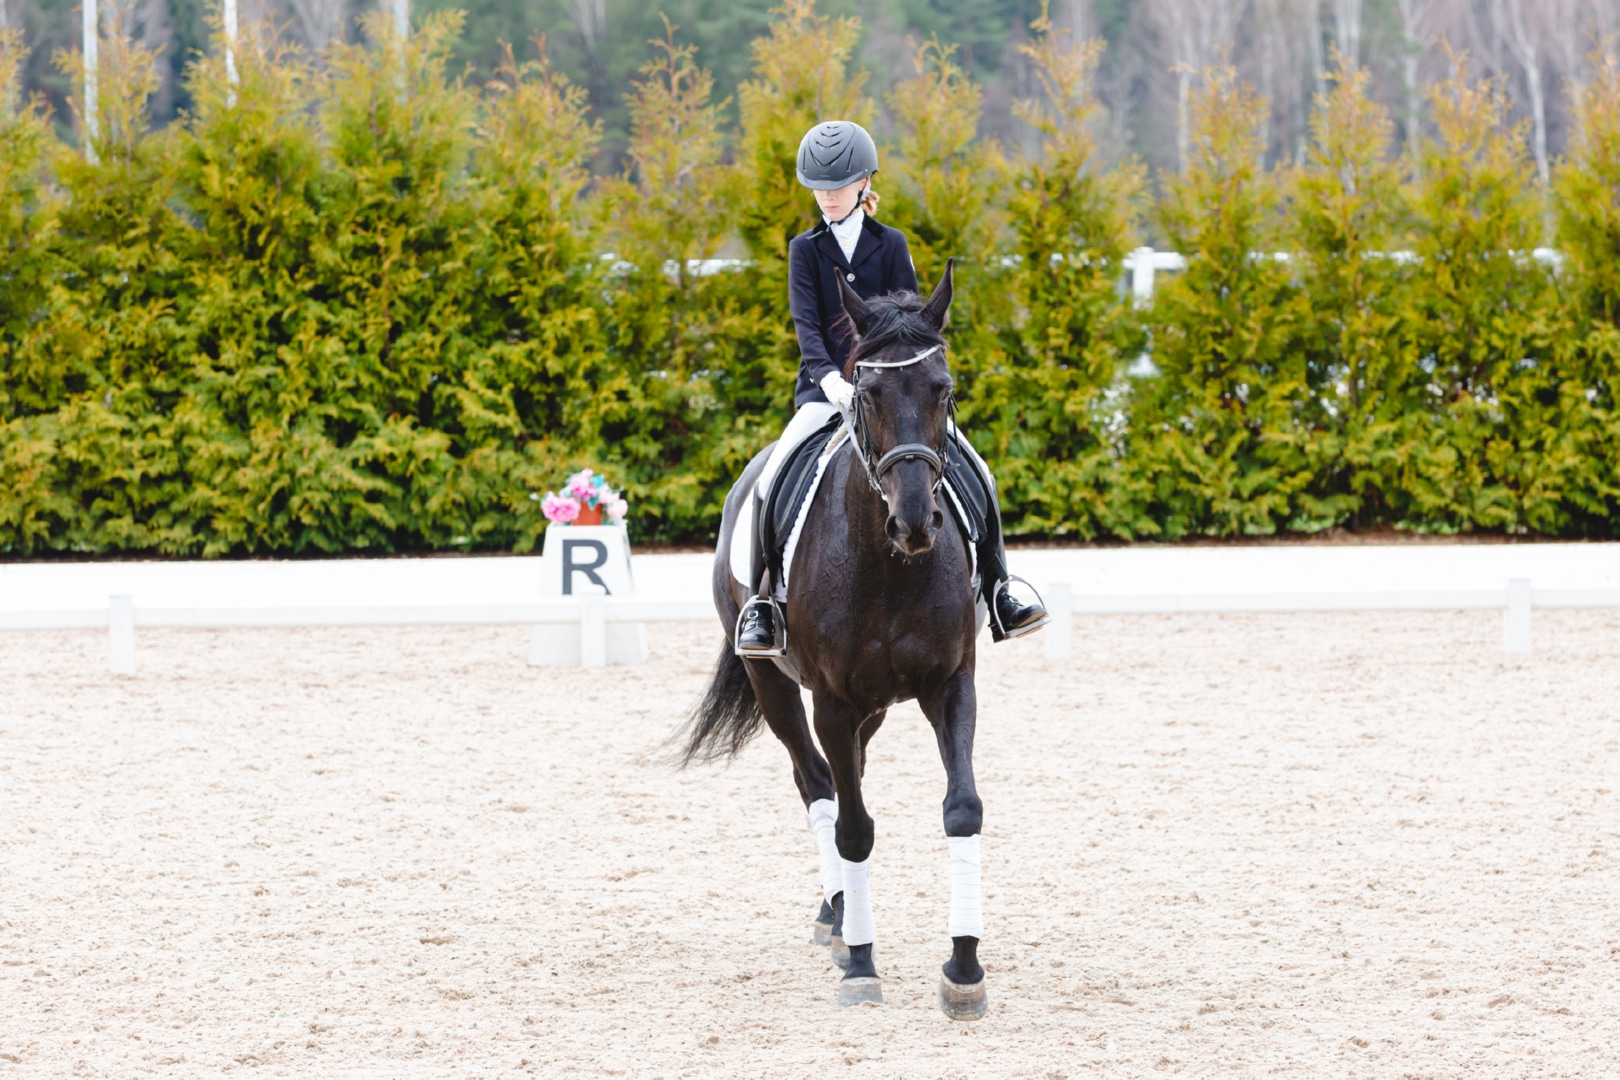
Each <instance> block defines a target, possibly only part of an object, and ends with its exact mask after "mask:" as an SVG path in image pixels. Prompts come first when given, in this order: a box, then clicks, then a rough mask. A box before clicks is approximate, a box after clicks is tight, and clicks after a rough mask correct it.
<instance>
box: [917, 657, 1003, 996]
mask: <svg viewBox="0 0 1620 1080" xmlns="http://www.w3.org/2000/svg"><path fill="white" fill-rule="evenodd" d="M920 704H921V705H922V708H923V713H924V715H926V716H927V717H928V722H929V723H930V724H932V725H933V727H934V737H935V739H936V740H937V741H938V743H939V756H940V759H941V760H942V761H943V762H944V763H945V842H946V844H947V846H948V847H949V849H950V872H951V917H950V922H949V929H950V935H951V958H950V959H949V960H947V961H946V962H945V967H944V969H943V978H941V979H940V983H939V1007H940V1009H941V1010H943V1011H944V1013H945V1015H946V1016H949V1017H950V1018H951V1019H952V1020H977V1019H979V1018H980V1017H982V1016H983V1015H984V1014H985V1013H986V1012H987V1011H989V1008H990V999H989V998H988V997H987V996H986V994H985V988H984V968H983V967H982V966H981V965H980V964H979V939H980V938H982V937H983V936H984V911H983V907H982V904H981V888H980V882H979V830H980V828H981V827H982V825H983V823H984V803H983V802H982V801H980V799H979V791H978V787H977V786H976V785H975V784H974V781H973V729H974V725H975V723H976V722H977V716H978V697H977V695H976V693H975V691H974V688H973V672H972V671H960V672H957V674H956V675H954V676H953V677H952V678H951V679H950V680H949V681H948V682H947V683H946V684H945V685H944V687H942V688H941V690H940V692H939V693H938V694H936V695H934V696H933V697H931V698H930V699H929V700H927V701H923V702H921V703H920Z"/></svg>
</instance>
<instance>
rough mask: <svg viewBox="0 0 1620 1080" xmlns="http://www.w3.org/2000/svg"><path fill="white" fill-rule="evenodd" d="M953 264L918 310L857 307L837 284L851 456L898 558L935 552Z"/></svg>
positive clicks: (947, 414)
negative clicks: (846, 332)
mask: <svg viewBox="0 0 1620 1080" xmlns="http://www.w3.org/2000/svg"><path fill="white" fill-rule="evenodd" d="M953 266H954V262H947V263H946V264H945V274H944V276H943V277H941V278H940V280H939V284H938V285H937V286H936V287H935V288H934V292H933V295H932V296H930V297H929V298H928V301H927V303H924V302H923V300H922V298H921V297H919V296H917V295H916V294H915V293H892V294H890V295H888V296H881V297H876V298H874V299H872V300H862V299H861V298H860V297H859V296H857V295H856V294H855V291H854V290H853V289H851V288H850V287H849V286H848V285H847V284H846V283H845V282H844V280H843V279H842V278H840V279H839V281H838V292H839V295H840V296H841V297H842V298H843V302H844V313H845V314H846V315H847V316H848V317H849V321H850V324H851V326H853V327H854V330H855V337H856V341H855V348H854V349H853V350H852V351H851V354H850V358H849V364H848V367H847V368H846V369H845V372H844V377H845V378H847V379H848V380H849V381H850V382H851V383H852V384H853V385H854V387H855V403H854V406H853V414H854V420H855V432H854V435H855V452H856V453H857V454H858V455H860V457H861V458H862V461H863V463H864V465H865V468H866V473H867V477H868V479H869V480H870V481H871V482H872V487H873V488H874V490H876V491H877V492H878V493H879V494H880V495H881V496H882V498H883V501H884V503H885V504H886V505H887V506H888V510H889V514H888V520H887V522H886V523H885V526H884V529H885V531H886V532H887V533H888V536H889V542H890V543H891V544H892V545H893V546H894V548H895V550H896V551H898V552H900V554H902V555H906V556H912V555H921V554H923V553H924V552H926V551H928V550H930V549H931V548H932V547H933V546H934V538H935V536H936V535H938V533H939V530H940V528H941V527H942V526H943V525H944V524H945V515H944V513H943V512H942V511H941V510H940V506H939V501H938V498H937V493H938V491H939V486H940V482H941V480H942V479H943V478H944V475H945V447H946V442H947V440H948V439H949V438H950V435H951V413H952V411H953V409H954V407H955V398H954V397H953V394H952V391H953V390H954V388H955V384H954V383H953V382H952V381H951V372H950V367H949V365H947V363H946V361H945V339H944V337H942V336H941V333H940V331H941V330H942V329H943V328H944V326H945V317H946V315H947V314H948V313H949V312H950V308H951V292H952V284H951V281H952V277H953Z"/></svg>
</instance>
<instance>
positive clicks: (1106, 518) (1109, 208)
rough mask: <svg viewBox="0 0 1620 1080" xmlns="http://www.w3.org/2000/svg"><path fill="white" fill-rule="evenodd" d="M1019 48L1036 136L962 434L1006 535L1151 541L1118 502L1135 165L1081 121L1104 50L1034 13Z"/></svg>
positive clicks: (1088, 112)
mask: <svg viewBox="0 0 1620 1080" xmlns="http://www.w3.org/2000/svg"><path fill="white" fill-rule="evenodd" d="M1033 31H1034V35H1033V39H1032V41H1031V42H1030V43H1029V44H1028V45H1026V46H1025V47H1024V53H1025V55H1026V56H1027V58H1028V60H1029V62H1030V65H1031V68H1032V69H1033V71H1034V72H1035V74H1036V76H1037V78H1038V80H1039V83H1040V86H1041V88H1042V90H1043V95H1042V97H1041V98H1038V99H1035V100H1031V101H1026V102H1024V103H1022V104H1021V105H1020V106H1019V114H1020V115H1021V116H1022V117H1023V118H1024V120H1025V121H1026V122H1028V123H1029V124H1031V125H1032V126H1033V127H1034V128H1035V130H1036V131H1037V132H1038V133H1039V135H1040V145H1039V148H1038V150H1037V151H1036V152H1035V153H1034V154H1032V155H1030V156H1028V157H1025V158H1023V159H1021V160H1020V161H1019V162H1018V163H1017V164H1016V166H1014V167H1013V169H1012V175H1011V178H1010V179H1011V182H1010V186H1009V187H1008V190H1007V195H1006V204H1007V232H1006V234H1005V235H1006V238H1007V246H1006V250H1007V251H1008V253H1009V254H1010V255H1011V258H1010V259H1008V260H1006V261H1005V263H1003V262H1002V260H999V259H998V260H997V264H998V270H999V272H998V273H996V274H994V275H992V276H991V277H990V278H989V280H987V281H986V283H985V286H984V287H985V288H987V289H995V290H997V291H998V292H999V294H1000V295H1001V297H1002V298H1004V301H1005V302H1004V304H1003V305H1002V306H1001V307H999V308H997V309H995V312H994V315H995V318H996V323H995V326H994V333H993V334H986V335H983V336H982V338H980V339H976V343H977V342H978V341H982V342H983V349H984V352H983V355H975V356H974V357H973V363H974V366H975V378H974V381H973V385H972V398H971V401H970V404H969V406H968V408H967V410H966V412H967V417H968V424H969V426H968V430H969V431H970V433H971V435H972V437H973V439H974V441H975V442H976V444H977V445H978V446H979V448H980V449H981V451H982V452H983V453H984V454H985V456H986V457H987V458H988V459H989V460H990V461H991V462H992V464H993V466H994V467H995V469H996V471H997V478H998V481H999V483H1000V485H1001V489H1002V504H1003V507H1004V510H1005V512H1006V514H1007V528H1008V531H1009V532H1011V533H1014V534H1017V533H1037V534H1048V535H1065V534H1073V535H1078V536H1081V537H1085V538H1090V537H1093V536H1097V535H1105V534H1109V533H1114V534H1122V535H1133V534H1135V533H1139V532H1151V531H1152V529H1153V527H1152V525H1151V523H1150V522H1148V521H1146V520H1142V519H1138V518H1137V517H1136V515H1135V511H1134V510H1133V508H1132V500H1131V499H1129V498H1127V497H1125V495H1124V492H1125V487H1124V485H1123V484H1122V480H1123V474H1122V472H1121V469H1120V467H1119V454H1120V453H1121V451H1122V450H1123V432H1122V431H1121V430H1120V428H1121V425H1120V422H1119V409H1120V408H1121V403H1120V401H1119V398H1120V392H1119V382H1120V380H1121V379H1122V378H1123V371H1124V364H1125V361H1126V359H1127V358H1128V357H1130V356H1134V355H1136V354H1137V353H1138V352H1139V351H1140V347H1141V340H1140V336H1139V334H1138V333H1137V329H1136V323H1135V320H1134V319H1133V317H1132V311H1131V308H1130V306H1129V300H1128V299H1127V298H1126V297H1125V295H1124V293H1123V291H1122V290H1121V289H1120V288H1119V287H1118V286H1119V281H1120V276H1121V274H1122V273H1123V257H1124V255H1125V252H1126V250H1127V249H1128V247H1129V246H1130V233H1131V217H1132V213H1131V212H1132V203H1133V200H1134V199H1135V198H1136V196H1137V195H1138V194H1139V192H1140V190H1141V183H1142V175H1141V172H1140V170H1139V169H1138V168H1136V167H1134V166H1131V165H1126V166H1123V167H1119V168H1115V169H1105V168H1103V167H1101V165H1100V163H1099V162H1098V161H1097V148H1096V144H1095V142H1094V141H1093V139H1092V137H1091V134H1090V131H1089V123H1090V120H1091V118H1092V116H1093V114H1094V113H1095V111H1096V109H1097V102H1096V98H1095V97H1094V96H1093V93H1092V78H1093V76H1094V74H1095V71H1096V65H1097V61H1098V58H1099V56H1100V53H1101V50H1102V44H1101V42H1097V41H1093V42H1088V43H1085V44H1083V45H1078V46H1077V45H1075V44H1074V43H1073V42H1071V41H1069V40H1068V39H1067V38H1066V37H1065V36H1064V35H1063V34H1062V33H1060V32H1058V31H1054V30H1053V28H1052V27H1051V25H1050V22H1049V21H1048V20H1047V19H1046V18H1045V17H1044V16H1043V17H1042V18H1041V19H1039V20H1037V21H1036V22H1035V24H1034V26H1033Z"/></svg>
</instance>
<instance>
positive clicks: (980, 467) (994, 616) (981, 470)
mask: <svg viewBox="0 0 1620 1080" xmlns="http://www.w3.org/2000/svg"><path fill="white" fill-rule="evenodd" d="M956 437H957V438H958V439H960V440H962V442H963V444H964V446H963V455H962V456H963V457H965V458H966V459H967V460H968V461H969V462H970V463H971V464H972V466H973V468H972V472H973V474H974V477H975V479H977V480H978V481H979V483H980V485H981V486H982V487H983V490H984V493H985V500H984V503H985V507H986V510H985V521H984V534H983V535H982V536H980V537H979V544H978V547H977V549H976V551H977V554H978V559H979V581H980V583H981V585H980V587H981V589H982V590H983V592H984V597H985V602H986V604H987V605H988V607H989V608H990V639H991V640H992V641H1006V640H1008V639H1009V638H1015V637H1023V636H1024V635H1025V634H1029V633H1033V632H1034V631H1036V630H1039V629H1040V628H1041V627H1043V626H1045V625H1046V624H1047V623H1048V622H1050V621H1051V616H1050V615H1048V614H1047V613H1046V605H1045V604H1043V603H1042V602H1041V598H1040V596H1039V595H1038V594H1036V593H1035V590H1034V589H1033V588H1031V589H1030V590H1029V592H1030V594H1031V595H1033V596H1035V601H1034V603H1030V604H1026V603H1024V602H1023V601H1021V600H1019V599H1018V597H1016V596H1014V595H1013V594H1012V590H1011V589H1010V588H1008V586H1009V585H1010V584H1011V583H1012V581H1013V580H1014V579H1013V577H1012V575H1011V574H1010V573H1008V571H1007V546H1006V544H1005V543H1004V542H1003V541H1002V537H1001V501H1000V500H999V499H997V498H996V481H995V478H994V477H992V476H991V475H990V472H989V470H988V469H987V468H986V467H985V466H984V464H983V463H982V462H981V461H980V459H979V456H978V455H977V454H975V453H973V452H972V451H971V450H969V449H968V448H967V446H966V442H967V437H966V436H965V435H963V434H962V433H961V432H960V431H958V432H957V433H956ZM1017 580H1019V581H1023V579H1022V578H1019V579H1017ZM1024 584H1025V585H1028V582H1024Z"/></svg>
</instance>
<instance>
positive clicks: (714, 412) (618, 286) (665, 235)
mask: <svg viewBox="0 0 1620 1080" xmlns="http://www.w3.org/2000/svg"><path fill="white" fill-rule="evenodd" d="M695 52H696V50H695V48H694V47H693V46H691V45H690V44H684V43H679V42H677V41H676V38H675V30H674V28H673V27H671V26H669V24H668V23H666V24H665V38H664V40H663V41H660V42H657V43H656V44H655V46H654V56H653V57H652V59H650V60H648V61H647V62H646V63H645V64H644V65H643V66H642V68H641V76H642V77H641V79H639V80H637V81H636V82H634V83H633V84H632V87H631V91H630V93H629V95H628V101H629V106H630V148H629V158H630V167H629V169H628V171H627V173H626V174H625V175H624V176H622V177H619V178H615V179H614V180H612V181H610V182H608V183H606V184H604V185H603V214H604V217H605V219H606V223H607V227H608V229H609V235H610V237H611V243H612V246H613V249H614V252H615V255H616V257H617V259H618V260H620V269H619V270H618V271H616V273H615V279H614V292H613V315H614V318H613V325H612V329H611V335H610V339H611V348H612V352H613V355H614V357H615V360H616V365H615V368H614V374H613V378H612V381H611V382H610V383H608V384H607V385H604V386H598V387H597V388H596V394H595V396H596V402H597V404H596V407H595V409H596V417H595V421H594V424H593V427H596V428H599V429H600V430H601V432H602V434H603V436H604V437H603V440H602V442H601V448H602V451H603V452H604V453H605V454H606V455H607V457H606V458H605V460H610V461H616V462H618V463H619V467H620V468H621V469H623V470H624V471H625V473H626V479H627V480H628V483H629V487H628V490H629V493H630V495H631V497H632V498H635V499H637V500H638V504H637V505H638V510H637V513H638V517H640V518H641V525H642V528H643V529H645V530H646V533H648V534H651V535H654V536H669V535H672V534H677V533H678V532H679V531H680V530H681V529H682V528H683V527H685V528H690V524H689V523H691V522H692V521H694V519H696V520H703V519H705V518H710V517H712V518H713V520H716V521H718V519H719V510H720V507H719V503H718V501H717V500H718V499H719V498H720V497H721V496H722V495H723V494H724V490H725V480H726V478H727V475H726V474H727V473H728V472H730V473H735V472H740V471H741V468H740V466H741V462H742V461H745V460H746V458H745V457H742V458H741V460H738V458H739V457H740V455H738V454H736V453H734V452H732V450H731V445H730V444H732V443H733V442H734V441H735V440H733V439H732V438H730V433H729V432H728V430H727V428H728V427H729V426H730V424H731V422H732V421H733V420H734V419H735V418H736V417H738V416H739V415H744V416H746V415H748V412H749V411H750V410H739V406H741V405H742V404H743V403H742V402H734V401H722V400H721V398H720V397H719V396H718V395H717V393H716V386H717V384H718V383H719V381H720V380H719V379H717V378H716V373H717V372H723V371H738V370H742V369H746V368H747V367H749V366H750V365H751V364H752V363H753V362H754V360H753V357H752V356H750V355H749V350H750V348H751V347H752V345H753V342H754V341H755V340H757V338H758V337H759V336H760V328H758V327H756V326H754V325H752V324H751V322H750V320H749V318H748V315H747V311H748V309H749V306H750V305H749V302H748V299H749V298H748V294H749V293H750V292H751V291H753V289H755V288H756V287H757V286H758V284H759V283H758V281H757V279H756V278H755V277H754V275H752V274H746V273H743V274H739V273H737V272H735V271H724V272H721V273H718V274H716V273H712V272H710V268H709V267H707V266H706V265H705V262H706V260H709V259H712V258H713V257H714V256H715V255H716V254H717V252H718V250H719V248H720V245H721V244H722V243H723V242H724V241H725V239H726V238H727V235H728V232H729V229H730V221H729V219H728V216H727V213H726V198H725V195H726V193H725V187H724V185H725V180H726V174H725V170H724V168H723V167H722V165H721V162H720V158H721V149H722V142H723V139H724V131H723V129H722V127H721V120H720V117H721V111H722V109H723V108H724V105H725V103H724V102H722V101H718V100H716V99H715V97H714V79H713V77H712V76H711V75H710V74H709V72H708V71H706V70H705V69H704V68H702V67H700V66H699V65H698V64H697V63H696V60H695V58H694V54H695ZM739 312H741V313H742V314H741V316H740V322H739ZM766 336H767V337H768V333H767V334H766ZM750 436H751V437H749V438H747V439H746V440H745V441H746V442H747V443H748V444H749V445H751V446H757V445H760V444H763V442H765V441H768V439H769V436H766V435H763V433H761V432H758V431H757V430H754V431H750Z"/></svg>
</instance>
